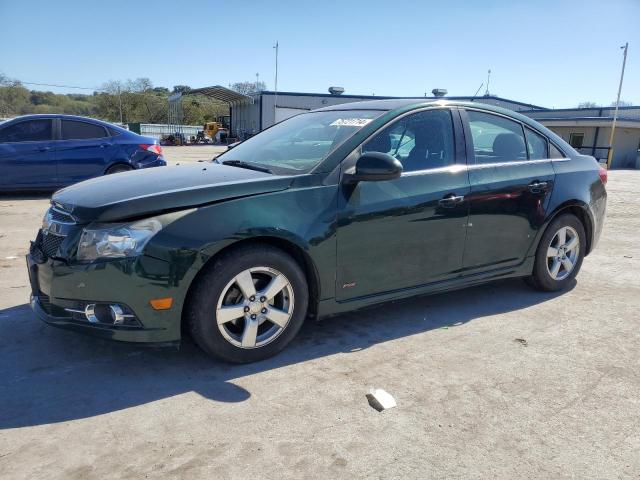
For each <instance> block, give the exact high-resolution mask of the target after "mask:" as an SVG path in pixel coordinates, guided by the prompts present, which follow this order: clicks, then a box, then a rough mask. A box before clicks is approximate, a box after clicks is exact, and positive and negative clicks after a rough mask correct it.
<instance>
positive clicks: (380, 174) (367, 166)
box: [343, 152, 402, 183]
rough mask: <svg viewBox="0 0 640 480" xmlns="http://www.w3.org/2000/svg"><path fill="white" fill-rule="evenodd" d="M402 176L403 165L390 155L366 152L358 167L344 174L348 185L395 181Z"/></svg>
mask: <svg viewBox="0 0 640 480" xmlns="http://www.w3.org/2000/svg"><path fill="white" fill-rule="evenodd" d="M401 174H402V164H401V163H400V162H399V161H398V159H397V158H395V157H392V156H391V155H389V154H388V153H381V152H365V153H363V154H362V155H360V157H359V158H358V160H356V165H355V166H354V167H352V168H350V169H349V170H347V171H346V172H345V173H344V174H343V178H344V180H345V182H347V183H356V182H381V181H384V180H393V179H394V178H398V177H399V176H400V175H401Z"/></svg>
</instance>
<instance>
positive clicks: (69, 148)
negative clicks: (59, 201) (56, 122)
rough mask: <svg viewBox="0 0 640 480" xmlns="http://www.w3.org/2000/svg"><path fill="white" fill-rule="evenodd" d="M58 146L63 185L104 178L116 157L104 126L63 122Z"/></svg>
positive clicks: (72, 121)
mask: <svg viewBox="0 0 640 480" xmlns="http://www.w3.org/2000/svg"><path fill="white" fill-rule="evenodd" d="M59 128H60V135H59V138H60V140H58V142H56V158H57V163H58V179H59V182H60V184H61V185H70V184H72V183H76V182H80V181H82V180H86V179H87V178H91V177H96V176H99V175H102V174H103V173H104V171H105V169H106V168H107V165H108V164H109V161H110V160H111V156H112V155H113V148H112V145H113V143H112V141H111V137H110V136H109V132H108V131H107V129H106V128H105V127H103V126H102V125H100V124H97V123H92V122H88V121H83V120H75V119H74V120H71V119H64V118H61V119H60V126H59Z"/></svg>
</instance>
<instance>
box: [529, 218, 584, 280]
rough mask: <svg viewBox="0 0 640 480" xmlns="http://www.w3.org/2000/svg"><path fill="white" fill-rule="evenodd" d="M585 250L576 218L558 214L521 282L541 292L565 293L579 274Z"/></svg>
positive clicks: (545, 233)
mask: <svg viewBox="0 0 640 480" xmlns="http://www.w3.org/2000/svg"><path fill="white" fill-rule="evenodd" d="M586 247H587V242H586V234H585V231H584V226H583V225H582V222H581V221H580V220H579V219H578V217H576V216H575V215H572V214H570V213H565V214H563V215H560V216H559V217H557V218H555V219H554V220H553V221H552V222H551V223H550V224H549V226H548V227H547V229H546V230H545V232H544V234H543V235H542V238H541V239H540V243H539V244H538V249H537V250H536V258H535V263H534V266H533V273H532V275H531V276H530V277H527V278H525V282H527V284H528V285H530V286H531V287H533V288H535V289H537V290H542V291H545V292H556V291H559V290H565V289H566V288H568V287H569V285H570V284H571V283H572V282H573V280H574V279H575V277H576V275H578V272H579V271H580V267H581V266H582V261H583V260H584V255H585V253H586Z"/></svg>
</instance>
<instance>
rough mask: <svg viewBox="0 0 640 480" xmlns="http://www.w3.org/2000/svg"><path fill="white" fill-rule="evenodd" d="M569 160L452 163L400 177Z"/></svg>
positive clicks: (547, 159)
mask: <svg viewBox="0 0 640 480" xmlns="http://www.w3.org/2000/svg"><path fill="white" fill-rule="evenodd" d="M569 160H571V159H570V158H540V159H537V160H519V161H517V162H494V163H480V164H474V165H462V164H459V163H454V164H453V165H447V166H446V167H437V168H425V169H423V170H414V171H411V172H402V175H401V176H402V177H410V176H414V175H429V174H433V173H459V172H462V171H469V170H480V169H483V168H496V167H509V166H516V167H518V166H523V165H530V164H535V163H546V162H568V161H569Z"/></svg>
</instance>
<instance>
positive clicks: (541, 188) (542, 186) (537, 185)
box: [529, 180, 549, 193]
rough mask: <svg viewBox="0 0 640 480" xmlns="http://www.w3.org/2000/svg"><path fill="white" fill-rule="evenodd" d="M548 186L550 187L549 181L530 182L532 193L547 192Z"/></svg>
mask: <svg viewBox="0 0 640 480" xmlns="http://www.w3.org/2000/svg"><path fill="white" fill-rule="evenodd" d="M547 188H549V182H538V181H537V180H536V181H535V182H532V183H530V184H529V191H530V192H531V193H542V192H546V191H547Z"/></svg>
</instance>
